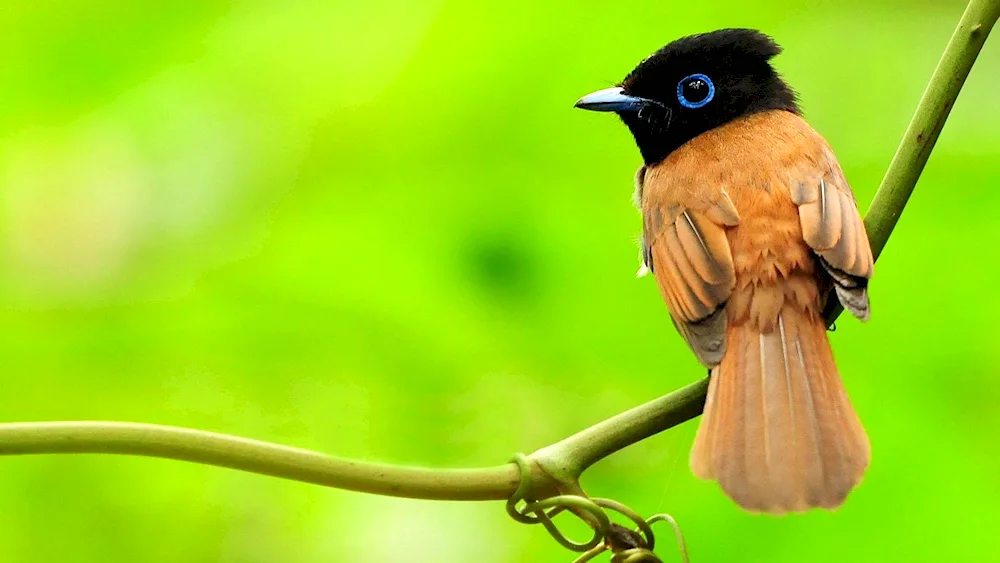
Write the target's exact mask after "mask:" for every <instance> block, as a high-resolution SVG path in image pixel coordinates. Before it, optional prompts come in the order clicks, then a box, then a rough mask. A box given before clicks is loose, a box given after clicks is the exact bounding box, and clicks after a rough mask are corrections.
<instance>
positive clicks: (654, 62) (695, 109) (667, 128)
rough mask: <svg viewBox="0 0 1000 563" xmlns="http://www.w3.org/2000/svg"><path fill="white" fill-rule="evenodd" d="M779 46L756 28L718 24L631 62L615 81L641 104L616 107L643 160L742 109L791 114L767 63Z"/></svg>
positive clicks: (786, 92)
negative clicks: (622, 76)
mask: <svg viewBox="0 0 1000 563" xmlns="http://www.w3.org/2000/svg"><path fill="white" fill-rule="evenodd" d="M780 52H781V47H779V46H778V44H777V43H775V42H774V40H773V39H771V38H770V37H768V36H767V35H764V34H763V33H761V32H759V31H755V30H752V29H723V30H719V31H713V32H710V33H702V34H698V35H691V36H689V37H683V38H681V39H677V40H676V41H673V42H672V43H670V44H668V45H666V46H665V47H663V48H662V49H660V50H659V51H657V52H656V53H653V54H652V55H651V56H650V57H648V58H647V59H646V60H644V61H642V62H641V63H639V65H638V66H637V67H636V68H635V69H634V70H633V71H632V72H631V73H629V75H628V76H627V77H626V78H625V80H624V81H622V83H621V88H622V92H623V93H624V94H626V95H628V96H632V97H635V98H639V99H641V100H644V101H645V102H646V103H643V104H641V105H636V106H635V107H633V108H629V109H628V110H625V111H618V114H619V115H620V116H621V118H622V121H624V122H625V124H626V125H627V126H628V127H629V129H630V130H631V131H632V134H633V136H634V137H635V140H636V143H637V144H638V146H639V150H640V151H641V152H642V156H643V159H644V160H645V161H646V163H647V164H655V163H657V162H660V161H662V160H663V159H664V158H666V157H667V155H669V154H670V153H671V152H673V151H674V150H675V149H677V148H678V147H680V146H681V145H683V144H684V143H686V142H687V141H689V140H691V139H693V138H694V137H696V136H698V135H700V134H702V133H704V132H705V131H708V130H710V129H712V128H715V127H718V126H720V125H723V124H725V123H727V122H729V121H731V120H733V119H736V118H738V117H741V116H744V115H748V114H752V113H756V112H760V111H766V110H774V109H777V110H785V111H790V112H794V113H799V108H798V105H797V103H796V96H795V93H794V92H793V91H792V89H791V88H790V87H789V86H788V85H787V84H785V82H784V81H782V79H781V77H780V76H778V73H777V72H775V70H774V69H773V68H772V67H771V64H770V59H771V58H773V57H774V56H775V55H777V54H778V53H780Z"/></svg>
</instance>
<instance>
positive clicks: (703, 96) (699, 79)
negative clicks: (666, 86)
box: [677, 74, 715, 109]
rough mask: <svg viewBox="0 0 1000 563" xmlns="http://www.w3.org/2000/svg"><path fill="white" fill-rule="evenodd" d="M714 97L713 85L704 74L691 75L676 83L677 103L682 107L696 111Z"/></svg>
mask: <svg viewBox="0 0 1000 563" xmlns="http://www.w3.org/2000/svg"><path fill="white" fill-rule="evenodd" d="M714 97H715V85H714V84H712V80H711V79H710V78H709V77H707V76H705V75H704V74H692V75H691V76H688V77H686V78H684V79H682V80H681V81H680V82H678V83H677V101H679V102H680V103H681V105H682V106H684V107H686V108H691V109H698V108H700V107H702V106H703V105H705V104H707V103H708V102H711V101H712V98H714Z"/></svg>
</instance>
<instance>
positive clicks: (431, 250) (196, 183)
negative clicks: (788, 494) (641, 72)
mask: <svg viewBox="0 0 1000 563" xmlns="http://www.w3.org/2000/svg"><path fill="white" fill-rule="evenodd" d="M962 9H963V2H962V1H959V0H939V1H924V2H915V1H912V0H906V1H903V0H899V1H888V0H867V1H864V2H862V1H857V0H847V1H842V2H790V1H774V0H769V1H767V2H764V1H753V2H748V1H744V0H715V1H713V2H687V3H683V2H617V3H615V2H607V1H602V2H568V1H565V0H559V1H556V2H547V3H538V2H535V1H533V0H503V1H496V0H484V1H477V2H472V1H467V2H462V1H449V0H373V1H369V2H349V1H345V0H334V1H333V2H300V1H295V0H291V1H285V2H228V1H218V0H174V1H172V2H148V3H142V2H126V1H120V0H91V1H88V2H78V1H71V0H54V1H43V2H37V1H35V2H29V1H27V0H7V1H5V2H4V6H3V8H0V53H2V55H0V334H2V336H0V419H2V420H4V421H34V420H60V419H112V420H115V419H117V420H131V421H143V422H154V423H163V424H174V425H181V426H188V427H197V428H204V429H209V430H215V431H221V432H228V433H234V434H238V435H243V436H248V437H254V438H259V439H265V440H272V441H278V442H282V443H287V444H291V445H297V446H302V447H308V448H314V449H317V450H320V451H324V452H329V453H333V454H338V455H343V456H352V457H357V458H363V459H368V460H380V461H388V462H398V463H407V464H420V465H426V466H434V467H465V466H469V467H471V466H482V465H494V464H497V463H502V462H504V461H506V460H507V459H508V458H509V456H510V454H511V453H512V452H515V451H531V450H534V449H536V448H538V447H541V446H543V445H546V444H548V443H551V442H553V441H556V440H558V439H560V438H562V437H564V436H566V435H568V434H570V433H572V432H574V431H577V430H579V429H581V428H583V427H585V426H588V425H590V424H593V423H595V422H597V421H599V420H601V419H603V418H606V417H608V416H610V415H612V414H615V413H617V412H619V411H622V410H624V409H627V408H629V407H632V406H634V405H636V404H639V403H641V402H644V401H647V400H649V399H651V398H654V397H656V396H659V395H661V394H663V393H666V392H668V391H670V390H672V389H674V388H677V387H680V386H682V385H684V384H686V383H689V382H691V381H693V380H695V379H697V378H699V377H701V376H702V375H703V370H702V369H701V368H700V367H699V366H698V365H697V364H696V362H695V361H694V359H693V358H692V356H691V355H690V353H689V352H688V350H687V349H686V347H685V345H684V344H683V343H682V341H681V339H680V338H679V337H678V336H677V335H676V334H675V333H674V329H673V327H672V326H671V324H670V321H669V319H668V317H667V314H666V311H665V309H664V306H663V305H662V302H661V299H660V297H659V295H658V292H657V290H656V289H655V285H654V282H653V280H652V279H651V278H644V279H640V280H637V279H636V278H635V276H634V273H635V271H636V268H637V267H638V258H637V248H636V236H637V234H638V230H639V217H638V214H637V212H636V211H635V209H634V208H633V207H632V205H631V203H630V197H631V191H632V184H631V181H632V180H631V179H632V173H633V171H634V170H635V168H636V166H637V165H638V163H639V158H638V154H637V153H636V151H635V149H634V147H633V145H632V141H631V138H630V137H629V136H628V133H627V131H626V130H625V128H624V127H622V126H621V125H620V124H619V123H618V122H617V120H616V119H615V118H613V117H612V116H607V115H597V114H592V113H585V112H580V111H575V110H573V109H572V104H573V102H574V101H575V100H576V99H577V98H578V97H579V96H580V95H582V94H584V93H587V92H590V91H592V90H594V89H597V88H602V87H606V86H609V85H611V84H612V83H614V82H615V81H617V80H619V79H620V78H621V77H622V76H624V74H625V73H626V72H627V71H628V70H630V69H631V67H632V66H633V65H634V64H635V63H636V62H638V61H639V60H641V59H642V58H644V57H645V56H646V55H647V54H649V53H650V52H652V51H653V50H655V49H656V48H658V47H659V46H660V45H662V44H663V43H665V42H667V41H669V40H670V39H673V38H675V37H677V36H680V35H684V34H688V33H693V32H698V31H705V30H709V29H714V28H719V27H725V26H749V27H757V28H760V29H763V30H766V31H767V32H768V33H770V34H772V35H773V36H774V37H776V38H777V39H778V40H779V42H780V43H781V44H783V45H784V46H785V48H786V52H785V54H783V55H781V56H780V57H779V58H778V59H777V60H776V64H777V66H778V67H779V69H780V70H781V71H782V72H783V74H784V75H785V76H786V78H787V79H788V80H789V81H790V82H791V83H792V84H793V85H794V86H795V87H796V88H797V89H798V91H799V92H800V94H801V96H802V99H803V105H804V108H805V110H806V112H807V117H808V119H809V120H810V121H811V123H812V124H813V125H814V126H815V127H816V128H817V129H818V130H819V131H821V132H822V133H823V134H824V135H825V136H826V137H827V138H828V139H829V141H830V142H831V143H832V145H833V147H834V148H835V150H836V151H837V153H838V155H839V157H840V160H841V162H842V163H843V166H844V169H845V170H846V173H847V176H848V178H849V180H850V181H851V183H852V185H853V187H854V190H855V192H856V193H857V196H858V200H859V202H861V205H862V207H863V208H867V205H868V202H869V201H870V200H871V197H872V195H873V193H874V191H875V188H876V186H877V185H878V182H879V180H880V178H881V175H882V173H883V171H884V169H885V167H886V166H887V164H888V162H889V160H890V158H891V156H892V153H893V151H894V149H895V146H896V143H897V141H898V139H899V137H900V136H901V134H902V132H903V130H904V129H905V126H906V124H907V122H908V120H909V117H910V115H911V112H912V110H913V108H914V107H915V104H916V102H917V99H918V98H919V96H920V94H921V92H922V90H923V87H924V85H925V83H926V80H927V79H928V77H929V76H930V73H931V71H932V69H933V68H934V65H935V63H936V61H937V58H938V56H939V54H940V52H941V50H942V49H943V47H944V45H945V43H946V41H947V39H948V38H949V36H950V34H951V32H952V30H953V28H954V25H955V23H956V22H957V21H958V18H959V16H960V14H961V12H962ZM998 91H1000V38H996V37H995V38H993V39H992V41H991V42H990V43H989V44H988V45H987V48H986V50H985V51H984V53H983V55H982V57H981V58H980V62H979V63H978V66H977V67H976V69H975V70H974V71H973V73H972V76H971V77H970V79H969V82H968V83H967V85H966V87H965V90H964V91H963V93H962V95H961V98H960V99H959V100H958V103H957V104H956V106H955V109H954V111H953V113H952V115H951V119H950V121H949V122H948V125H947V127H946V129H945V131H944V134H943V135H942V136H941V139H940V142H939V143H938V146H937V149H936V150H935V152H934V155H933V157H932V158H931V161H930V163H929V165H928V167H927V170H926V172H925V173H924V175H923V178H922V180H921V182H920V184H919V185H918V186H917V190H916V192H915V195H914V198H913V200H912V202H911V204H910V206H909V207H908V209H907V211H906V214H905V215H904V217H903V218H902V221H901V222H900V224H899V227H898V229H897V231H896V234H895V236H894V237H893V239H892V241H891V242H890V244H889V245H888V248H887V249H886V253H885V255H884V258H883V259H882V260H881V261H880V262H879V263H878V267H877V268H876V272H877V273H876V277H875V280H874V283H873V286H872V301H873V311H874V313H873V317H872V320H871V322H870V323H868V324H867V325H864V326H862V325H861V324H859V323H857V322H855V321H853V320H850V319H846V318H845V319H842V320H841V322H840V323H839V327H838V328H839V329H838V330H837V332H836V333H835V334H834V336H833V339H834V347H835V351H836V353H837V356H838V358H839V363H840V366H841V370H842V372H843V374H844V377H845V380H846V382H847V386H848V389H849V391H850V393H851V396H852V397H853V400H854V402H855V404H856V406H857V409H858V411H860V413H861V416H862V418H863V420H864V421H865V424H866V426H867V428H868V431H869V434H870V435H871V439H872V442H873V444H874V458H873V464H872V467H871V469H870V472H869V473H868V475H867V477H866V479H865V481H864V483H863V484H862V486H861V487H860V488H859V489H858V490H857V491H856V492H855V493H853V494H852V495H851V497H850V499H849V501H848V502H847V504H846V506H845V507H844V508H843V509H842V510H840V511H839V512H836V513H833V514H831V513H825V512H817V513H810V514H807V515H804V516H795V517H786V518H781V519H778V518H772V517H765V516H752V515H748V514H746V513H744V512H742V511H740V510H739V509H737V508H736V507H735V506H734V505H733V504H732V503H731V502H730V501H728V500H727V499H726V497H725V496H723V494H722V493H721V492H720V491H719V490H718V488H717V487H716V486H715V485H714V484H712V483H704V482H699V481H697V480H695V479H694V478H693V477H692V476H691V474H690V473H689V470H688V468H687V455H688V450H689V448H690V444H691V441H692V438H693V434H694V430H695V424H694V423H688V424H685V425H683V426H682V427H679V428H676V429H673V430H671V431H669V432H666V433H664V434H662V435H659V436H656V437H654V438H652V439H650V440H648V441H646V442H644V443H642V444H639V445H636V446H634V447H632V448H629V449H628V450H626V451H624V452H621V453H619V454H618V455H615V456H614V457H612V458H610V459H608V460H606V461H604V462H602V463H601V464H600V465H598V466H596V467H594V468H593V469H592V470H591V471H589V472H588V473H587V474H586V476H585V479H584V484H585V486H586V487H587V488H588V490H589V491H590V492H592V493H593V494H596V495H599V496H608V497H613V498H616V499H618V500H621V501H623V502H625V503H627V504H629V505H631V506H633V507H634V508H636V509H637V510H639V511H640V512H642V513H644V514H652V513H654V512H657V511H669V512H671V513H672V514H673V515H674V516H675V517H676V518H677V519H678V521H679V522H680V523H681V525H682V526H683V528H684V531H685V532H686V534H687V538H688V541H689V544H690V549H691V554H692V557H693V561H695V562H709V561H746V562H757V561H760V562H764V561H767V562H772V561H773V562H780V561H814V562H819V561H856V562H867V561H871V562H876V561H878V562H881V561H938V560H950V561H990V560H992V561H997V560H1000V534H998V533H997V528H998V525H1000V440H998V438H997V436H998V433H1000V345H998V338H1000V331H998V329H997V326H996V323H997V319H998V318H1000V293H998V292H997V291H996V289H995V287H996V284H997V274H998V273H1000V269H998V266H997V250H996V249H997V243H996V241H997V237H998V234H997V222H996V221H997V219H996V218H997V216H998V215H997V214H998V212H1000V158H998V155H1000V97H998V96H997V92H998ZM662 537H663V538H665V539H664V540H663V547H662V548H661V549H660V553H661V555H662V556H663V557H664V559H665V560H667V561H676V560H677V556H676V554H675V552H674V551H673V550H672V549H671V547H670V544H671V540H670V539H669V534H664V535H663V536H662ZM570 559H572V556H571V555H570V554H569V553H568V552H565V551H563V550H562V549H561V548H558V547H557V546H556V544H555V543H554V542H553V541H552V540H551V539H550V538H549V537H548V536H547V535H546V534H545V533H544V532H543V531H542V530H541V529H539V528H532V527H526V526H521V525H517V524H515V523H513V522H512V521H510V520H509V519H508V517H507V516H506V515H505V513H504V511H503V507H502V505H501V504H500V503H442V502H424V501H413V500H400V499H386V498H379V497H373V496H366V495H361V494H355V493H348V492H342V491H336V490H329V489H324V488H320V487H316V486H309V485H304V484H300V483H294V482H285V481H280V480H277V479H271V478H265V477H260V476H256V475H249V474H241V473H238V472H234V471H229V470H224V469H219V468H213V467H201V466H196V465H190V464H185V463H180V462H172V461H165V460H156V459H139V458H123V457H114V458H111V457H99V456H72V457H71V456H58V457H56V456H52V457H31V458H29V457H20V458H3V459H0V561H4V562H12V563H20V562H52V561H63V562H67V563H74V562H114V561H144V562H181V561H183V562H201V561H205V562H213V561H220V562H233V563H236V562H239V563H243V562H246V563H257V562H260V563H269V562H278V561H295V562H304V563H308V562H321V561H322V562H326V561H357V560H363V561H385V562H390V561H413V562H425V561H426V562H430V561H434V562H440V561H448V562H450V561H479V562H510V561H568V560H570Z"/></svg>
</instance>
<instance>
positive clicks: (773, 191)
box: [576, 29, 873, 513]
mask: <svg viewBox="0 0 1000 563" xmlns="http://www.w3.org/2000/svg"><path fill="white" fill-rule="evenodd" d="M779 52H781V48H780V47H779V46H778V45H777V44H776V43H775V42H774V41H773V40H772V39H771V38H770V37H767V36H766V35H764V34H762V33H760V32H758V31H754V30H749V29H724V30H720V31H715V32H711V33H705V34H700V35H693V36H690V37H684V38H682V39H678V40H676V41H674V42H672V43H670V44H668V45H666V46H665V47H663V48H662V49H660V50H659V51H657V52H656V53H654V54H653V55H652V56H650V57H649V58H647V59H646V60H644V61H642V62H641V63H640V64H639V66H637V67H636V68H635V69H634V70H633V71H632V72H631V73H630V74H629V75H628V76H627V77H626V78H625V80H624V81H623V82H622V83H621V84H620V86H619V87H615V88H609V89H606V90H601V91H598V92H594V93H593V94H590V95H588V96H585V97H583V98H582V99H580V101H578V102H577V103H576V106H577V107H579V108H583V109H588V110H595V111H612V112H616V113H617V114H618V115H619V116H620V117H621V119H622V121H623V122H624V123H625V125H627V126H628V128H629V129H630V130H631V132H632V135H633V136H634V137H635V142H636V144H637V145H638V147H639V152H640V153H641V154H642V158H643V161H644V165H643V166H642V167H641V168H639V171H638V173H637V175H636V200H637V203H638V205H639V206H640V207H641V210H642V219H643V233H642V261H643V267H644V268H648V269H649V270H650V271H652V273H653V275H654V277H655V278H656V282H657V285H658V286H659V288H660V292H661V293H662V295H663V299H664V300H665V301H666V303H667V308H668V309H669V311H670V316H671V317H672V319H673V321H674V325H675V326H676V327H677V330H678V331H679V332H680V334H681V335H682V336H683V337H684V339H685V340H686V341H687V343H688V345H689V346H690V347H691V349H692V350H693V351H694V353H695V355H696V356H697V357H698V359H699V360H700V361H701V363H702V364H704V365H705V366H706V367H707V368H709V370H710V383H709V388H708V398H707V401H706V404H705V411H704V418H703V419H702V421H701V425H700V426H699V428H698V433H697V436H696V438H695V442H694V447H693V449H692V451H691V469H692V471H693V472H694V474H695V475H696V476H697V477H699V478H702V479H714V480H716V481H718V482H719V484H720V485H721V486H722V489H723V490H724V491H725V492H726V493H727V494H728V495H729V496H730V497H732V498H733V500H735V501H736V502H737V503H738V504H739V505H741V506H742V507H744V508H746V509H748V510H751V511H766V512H772V513H783V512H788V511H802V510H806V509H808V508H810V507H824V508H834V507H837V506H839V505H840V504H842V503H843V502H844V499H845V498H846V497H847V494H848V493H849V492H850V491H851V489H853V488H854V487H855V486H856V485H857V484H858V483H859V482H860V481H861V478H862V475H863V474H864V472H865V469H866V468H867V467H868V461H869V456H870V447H869V442H868V437H867V435H866V434H865V431H864V429H863V428H862V426H861V422H860V420H858V417H857V415H856V414H855V412H854V408H853V407H852V406H851V403H850V401H849V400H848V398H847V395H846V393H845V391H844V388H843V384H842V383H841V380H840V375H839V374H838V372H837V367H836V365H835V364H834V361H833V354H832V351H831V349H830V342H829V340H828V339H827V334H826V325H825V323H824V320H823V309H824V307H825V305H826V304H827V301H828V300H830V299H839V300H840V302H841V303H842V304H843V305H844V307H845V308H846V309H847V310H848V311H850V312H851V313H853V314H854V316H856V317H858V318H859V319H861V320H867V319H868V313H869V307H868V280H869V278H871V276H872V268H873V259H872V252H871V248H870V246H869V243H868V236H867V234H866V233H865V227H864V223H862V221H861V217H860V215H859V214H858V208H857V204H856V203H855V200H854V196H853V194H852V193H851V189H850V187H849V186H848V185H847V180H845V179H844V174H843V172H842V171H841V169H840V165H839V164H838V163H837V160H836V158H835V157H834V155H833V152H832V151H831V149H830V147H829V145H827V143H826V141H824V140H823V138H822V137H821V136H820V135H819V134H818V133H817V132H816V131H814V130H813V129H812V128H811V127H810V126H809V125H808V124H807V123H806V122H805V121H804V120H803V119H802V116H801V112H800V110H799V107H798V104H797V103H796V95H795V94H794V93H793V91H792V89H791V88H790V87H789V86H788V85H787V84H786V83H785V82H784V81H783V80H782V79H781V77H780V76H778V74H777V73H776V72H775V70H774V69H773V68H772V67H771V64H770V62H769V61H770V59H771V58H772V57H774V56H775V55H777V54H778V53H779Z"/></svg>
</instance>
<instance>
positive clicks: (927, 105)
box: [0, 0, 1000, 500]
mask: <svg viewBox="0 0 1000 563" xmlns="http://www.w3.org/2000/svg"><path fill="white" fill-rule="evenodd" d="M998 18H1000V0H972V1H971V2H970V3H969V5H968V7H967V8H966V10H965V13H964V15H963V16H962V18H961V21H960V22H959V24H958V28H957V29H956V30H955V33H954V34H953V35H952V37H951V40H950V42H949V43H948V46H947V48H946V49H945V51H944V55H943V56H942V57H941V61H940V62H939V63H938V66H937V68H936V69H935V71H934V74H933V76H932V77H931V81H930V83H929V84H928V86H927V90H926V91H925V92H924V95H923V97H922V99H921V100H920V104H919V105H918V107H917V111H916V113H915V115H914V117H913V120H912V122H911V123H910V125H909V127H908V128H907V130H906V133H905V135H904V136H903V140H902V142H901V143H900V145H899V149H898V150H897V151H896V155H895V156H894V157H893V159H892V163H891V164H890V166H889V170H888V171H887V172H886V175H885V178H884V179H883V181H882V184H881V185H880V186H879V189H878V192H877V193H876V194H875V198H874V200H873V201H872V205H871V208H870V210H869V212H868V215H867V217H866V218H865V225H866V227H867V229H868V236H869V238H870V239H871V243H872V250H873V251H874V252H875V255H876V256H878V254H880V253H881V251H882V249H883V248H884V247H885V244H886V242H887V241H888V239H889V235H890V234H891V233H892V230H893V228H894V227H895V225H896V222H897V221H898V220H899V216H900V214H901V213H902V211H903V208H904V207H905V206H906V202H907V200H908V199H909V197H910V194H911V193H912V192H913V188H914V186H915V185H916V182H917V179H918V178H919V177H920V174H921V172H922V171H923V168H924V165H925V164H926V162H927V159H928V157H929V156H930V153H931V150H933V148H934V143H935V142H936V141H937V138H938V134H939V133H940V132H941V129H942V128H943V127H944V123H945V120H946V119H947V118H948V113H949V112H950V110H951V108H952V106H953V105H954V103H955V100H956V98H957V97H958V93H959V91H960V90H961V88H962V85H963V84H964V83H965V79H966V77H967V76H968V74H969V71H970V70H971V68H972V65H973V63H974V62H975V60H976V57H977V56H978V54H979V51H980V50H981V48H982V46H983V44H984V43H985V41H986V37H987V36H988V35H989V33H990V30H992V29H993V25H994V24H995V23H996V21H997V19H998ZM828 313H829V316H828V317H827V318H828V319H829V320H830V321H831V322H832V321H833V320H834V319H836V317H837V315H838V314H839V311H837V310H834V309H832V308H831V310H830V311H828ZM707 389H708V385H707V380H701V381H697V382H695V383H692V384H690V385H688V386H687V387H684V388H682V389H679V390H677V391H674V392H673V393H670V394H669V395H666V396H664V397H660V398H658V399H654V400H653V401H650V402H648V403H646V404H644V405H640V406H638V407H636V408H634V409H631V410H629V411H626V412H624V413H622V414H619V415H617V416H615V417H612V418H610V419H608V420H605V421H603V422H600V423H598V424H596V425H594V426H592V427H590V428H587V429H585V430H583V431H581V432H579V433H577V434H575V435H573V436H570V437H569V438H566V439H565V440H562V441H561V442H557V443H555V444H553V445H551V446H547V447H545V448H542V449H541V450H538V451H537V452H535V453H533V454H531V455H529V456H528V457H527V459H528V462H529V463H528V464H527V466H528V468H529V470H530V472H531V474H530V475H529V476H528V479H529V481H530V483H531V495H530V498H534V499H538V498H545V497H547V496H551V495H552V494H558V493H563V494H576V495H579V494H582V489H580V486H579V483H578V480H579V477H580V475H581V474H582V473H583V471H584V470H586V469H587V468H588V467H590V466H591V465H593V464H594V463H596V462H597V461H599V460H601V459H603V458H604V457H607V456H608V455H610V454H612V453H614V452H617V451H619V450H621V449H622V448H625V447H627V446H629V445H630V444H634V443H636V442H638V441H640V440H643V439H645V438H648V437H650V436H652V435H654V434H656V433H658V432H661V431H663V430H666V429H668V428H671V427H673V426H676V425H678V424H681V423H682V422H685V421H687V420H690V419H692V418H694V417H696V416H698V415H699V414H701V409H702V407H703V405H704V401H705V393H706V391H707ZM66 453H77V454H81V453H89V454H126V455H141V456H153V457H162V458H169V459H177V460H183V461H190V462H194V463H203V464H209V465H216V466H220V467H228V468H232V469H239V470H243V471H249V472H253V473H259V474H263V475H270V476H273V477H281V478H285V479H293V480H297V481H303V482H307V483H315V484H317V485H325V486H329V487H337V488H342V489H348V490H353V491H360V492H366V493H373V494H380V495H390V496H400V497H411V498H423V499H435V500H503V499H507V498H509V497H510V496H511V495H512V494H513V493H514V492H515V490H517V488H518V484H519V482H520V477H521V473H520V470H519V468H518V466H517V465H516V464H514V463H509V464H506V465H500V466H496V467H487V468H481V469H426V468H418V467H403V466H395V465H384V464H378V463H368V462H361V461H354V460H349V459H342V458H337V457H331V456H327V455H323V454H320V453H316V452H312V451H309V450H303V449H297V448H292V447H288V446H282V445H278V444H271V443H267V442H260V441H256V440H249V439H245V438H238V437H235V436H229V435H225V434H216V433H212V432H203V431H199V430H188V429H183V428H173V427H169V426H156V425H151V424H133V423H125V422H38V423H27V422H26V423H7V424H0V455H18V454H66Z"/></svg>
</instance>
